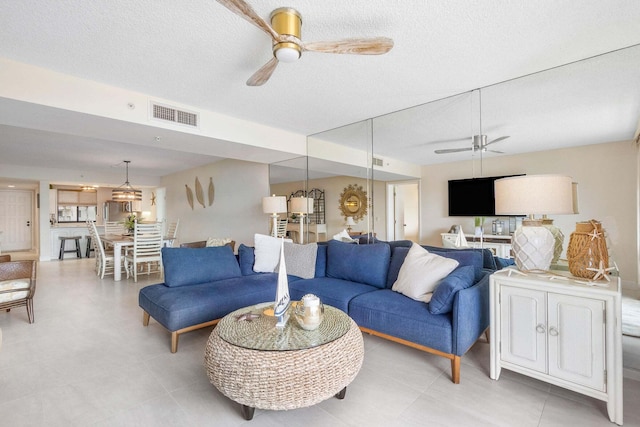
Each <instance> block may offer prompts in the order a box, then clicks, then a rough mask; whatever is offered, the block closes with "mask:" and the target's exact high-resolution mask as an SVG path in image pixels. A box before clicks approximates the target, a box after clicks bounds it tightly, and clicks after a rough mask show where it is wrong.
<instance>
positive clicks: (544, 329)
mask: <svg viewBox="0 0 640 427" xmlns="http://www.w3.org/2000/svg"><path fill="white" fill-rule="evenodd" d="M536 331H537V332H538V333H539V334H544V333H545V332H546V331H547V330H546V328H545V327H544V325H543V324H542V323H538V326H536Z"/></svg>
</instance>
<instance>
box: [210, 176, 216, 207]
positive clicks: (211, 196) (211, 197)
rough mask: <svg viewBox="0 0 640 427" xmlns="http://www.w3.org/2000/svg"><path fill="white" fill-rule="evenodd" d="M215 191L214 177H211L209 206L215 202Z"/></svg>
mask: <svg viewBox="0 0 640 427" xmlns="http://www.w3.org/2000/svg"><path fill="white" fill-rule="evenodd" d="M214 193H215V189H214V188H213V178H212V177H209V206H211V205H212V204H213V195H214Z"/></svg>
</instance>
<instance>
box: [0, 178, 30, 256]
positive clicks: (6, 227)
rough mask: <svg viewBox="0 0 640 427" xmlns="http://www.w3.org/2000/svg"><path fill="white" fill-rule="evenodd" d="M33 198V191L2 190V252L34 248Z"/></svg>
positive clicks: (0, 204)
mask: <svg viewBox="0 0 640 427" xmlns="http://www.w3.org/2000/svg"><path fill="white" fill-rule="evenodd" d="M33 198H34V192H33V191H28V190H0V233H1V234H0V250H1V251H3V252H16V251H30V250H31V249H32V248H33V246H32V241H33V231H32V230H33Z"/></svg>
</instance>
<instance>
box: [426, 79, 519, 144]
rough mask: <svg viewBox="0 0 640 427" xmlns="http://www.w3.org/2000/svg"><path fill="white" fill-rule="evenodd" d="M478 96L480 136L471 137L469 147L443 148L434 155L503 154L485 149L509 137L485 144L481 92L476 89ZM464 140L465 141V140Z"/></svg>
mask: <svg viewBox="0 0 640 427" xmlns="http://www.w3.org/2000/svg"><path fill="white" fill-rule="evenodd" d="M478 95H479V97H480V102H479V104H480V135H473V139H472V144H471V147H464V148H445V149H441V150H435V151H434V152H435V153H436V154H448V153H460V152H462V151H473V152H474V153H475V152H476V151H479V152H482V153H486V152H487V151H489V152H491V153H498V154H504V152H503V151H497V150H489V149H487V147H488V146H489V145H492V144H495V143H496V142H500V141H503V140H505V139H507V138H509V136H501V137H499V138H496V139H494V140H492V141H489V142H487V139H488V138H487V135H484V134H483V133H482V91H481V90H480V89H478ZM465 140H467V138H465Z"/></svg>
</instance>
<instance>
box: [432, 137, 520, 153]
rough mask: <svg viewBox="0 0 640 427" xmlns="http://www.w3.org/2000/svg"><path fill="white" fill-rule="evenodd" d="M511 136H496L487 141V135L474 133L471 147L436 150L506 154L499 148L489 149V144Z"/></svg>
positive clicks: (436, 151) (443, 151) (440, 151)
mask: <svg viewBox="0 0 640 427" xmlns="http://www.w3.org/2000/svg"><path fill="white" fill-rule="evenodd" d="M507 138H509V137H508V136H501V137H500V138H496V139H494V140H493V141H489V142H487V135H473V145H472V146H471V147H465V148H445V149H442V150H435V153H436V154H447V153H459V152H462V151H473V152H474V153H475V152H476V151H482V152H483V153H486V152H487V151H489V152H491V153H498V154H504V152H503V151H497V150H489V149H487V146H489V145H491V144H495V143H496V142H499V141H502V140H504V139H507Z"/></svg>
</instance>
